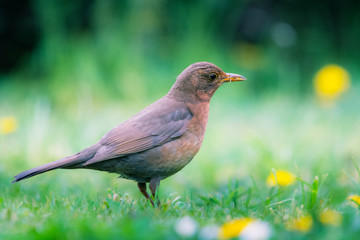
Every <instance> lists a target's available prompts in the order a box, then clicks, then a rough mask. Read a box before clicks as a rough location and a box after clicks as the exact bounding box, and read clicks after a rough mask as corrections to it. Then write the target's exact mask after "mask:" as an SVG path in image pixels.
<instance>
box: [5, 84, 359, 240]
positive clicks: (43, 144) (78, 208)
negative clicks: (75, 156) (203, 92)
mask: <svg viewBox="0 0 360 240" xmlns="http://www.w3.org/2000/svg"><path fill="white" fill-rule="evenodd" d="M244 84H246V83H244ZM244 84H238V83H234V84H231V86H230V84H229V85H226V86H223V87H222V88H221V89H220V90H219V91H218V92H217V93H216V94H215V96H214V98H213V99H212V102H211V109H210V117H209V123H208V128H207V132H206V135H205V140H204V142H203V146H202V148H201V150H200V152H199V153H198V155H197V156H196V157H195V158H194V159H193V161H192V162H191V163H190V164H189V165H188V166H186V167H185V168H184V169H183V170H182V171H180V172H179V173H177V174H176V175H174V176H171V177H169V178H168V179H166V180H164V181H162V182H161V186H160V192H159V197H160V200H161V202H162V205H161V207H160V208H153V207H152V206H151V204H150V203H149V202H146V201H145V199H144V197H143V196H142V195H141V194H140V193H139V192H138V190H137V187H136V184H135V183H134V182H131V181H128V180H123V179H119V178H117V176H116V175H115V174H108V173H103V172H96V171H91V170H56V171H52V172H49V173H46V174H43V175H39V176H36V177H34V178H30V179H28V180H26V181H22V182H20V183H16V184H11V181H12V177H13V176H14V175H16V174H17V173H19V172H20V171H23V170H26V169H28V168H31V167H35V166H37V165H40V164H44V163H47V162H49V161H52V160H56V159H58V158H61V157H63V156H65V155H68V154H72V153H75V152H77V151H79V150H81V149H83V148H85V147H87V146H88V145H90V144H92V143H94V142H95V141H97V140H98V139H99V138H100V137H101V136H102V135H103V134H104V133H106V131H107V130H109V129H110V128H111V126H115V125H116V124H117V123H119V122H121V121H124V120H126V119H127V118H128V117H130V116H132V115H133V114H135V113H136V112H137V111H138V110H140V109H141V108H142V107H144V106H146V105H147V104H149V103H151V101H152V100H154V99H151V100H149V99H142V100H141V101H137V102H135V103H131V102H129V101H128V102H125V103H123V102H122V101H120V100H116V99H112V100H111V101H100V103H98V102H97V101H95V100H96V99H95V100H94V99H93V100H92V101H85V100H84V101H82V100H83V99H84V98H79V99H78V101H77V102H76V104H73V105H71V106H70V105H63V106H61V107H58V106H56V105H54V104H52V103H51V101H49V99H47V97H46V96H45V97H44V96H41V95H40V97H34V95H31V94H29V95H25V96H23V97H18V98H15V97H14V99H12V98H11V97H9V96H4V95H3V96H2V97H1V101H2V102H3V104H1V108H0V113H1V114H2V115H1V116H0V117H4V115H3V113H10V114H11V115H12V116H14V117H15V118H16V119H17V126H18V127H17V128H16V131H14V132H12V133H9V134H2V135H0V187H1V190H2V191H1V193H0V239H79V238H86V239H187V238H190V239H216V238H218V237H231V236H235V235H236V234H238V233H239V232H241V231H242V230H241V229H243V227H244V226H245V225H246V227H245V229H248V231H247V232H249V231H250V232H251V231H253V232H254V231H255V232H256V231H259V232H263V233H266V237H270V239H356V238H358V236H360V216H359V204H357V203H356V198H353V200H355V201H353V200H351V199H349V196H352V195H359V194H360V171H359V166H360V137H359V133H360V125H359V121H358V120H359V119H360V111H359V103H360V98H359V96H358V94H357V92H358V91H359V89H358V88H356V87H353V88H352V89H351V90H350V91H348V92H347V94H345V95H344V96H343V97H342V98H341V99H339V100H338V101H336V102H333V103H326V104H325V103H323V102H321V101H319V100H317V99H316V98H315V97H314V96H312V94H308V95H301V96H290V95H286V94H280V95H279V94H271V93H268V94H263V95H262V96H259V97H255V96H253V95H250V94H244V95H243V96H240V97H239V96H238V95H237V94H236V91H240V89H241V88H242V87H243V86H245V85H244ZM230 89H232V90H230ZM229 93H230V94H229ZM160 96H161V95H159V96H158V97H160ZM5 100H7V101H12V100H13V101H17V102H16V104H14V102H12V103H9V102H8V104H6V103H5ZM87 100H89V99H87ZM11 106H16V108H11ZM114 109H115V110H116V111H114ZM282 173H284V175H283V174H282ZM271 174H273V175H274V174H275V175H276V178H273V179H272V181H271V180H270V179H268V178H270V177H269V175H271ZM286 174H288V175H286ZM357 201H358V203H360V200H359V199H358V200H357ZM236 219H237V220H236ZM234 220H235V221H234ZM254 223H258V224H257V225H256V224H254ZM250 226H252V228H250ZM256 227H258V228H256ZM266 231H269V233H267V232H266ZM244 236H245V235H244Z"/></svg>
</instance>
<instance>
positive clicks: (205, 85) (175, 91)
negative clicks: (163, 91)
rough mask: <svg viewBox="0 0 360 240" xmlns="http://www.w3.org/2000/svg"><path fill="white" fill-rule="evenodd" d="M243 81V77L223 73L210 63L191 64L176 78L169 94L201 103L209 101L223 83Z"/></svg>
mask: <svg viewBox="0 0 360 240" xmlns="http://www.w3.org/2000/svg"><path fill="white" fill-rule="evenodd" d="M244 80H246V78H245V77H243V76H241V75H238V74H233V73H225V72H224V71H222V70H221V69H220V68H219V67H217V66H216V65H214V64H212V63H209V62H197V63H194V64H191V65H190V66H189V67H187V68H186V69H185V70H184V71H183V72H182V73H181V74H180V75H179V76H178V77H177V79H176V82H175V84H174V85H173V86H172V88H171V90H170V92H169V94H172V95H174V96H176V97H185V96H189V97H190V96H193V97H195V98H197V99H199V100H201V101H210V98H211V97H212V96H213V94H214V93H215V91H216V90H217V89H218V88H219V87H220V86H221V85H222V84H223V83H225V82H237V81H244Z"/></svg>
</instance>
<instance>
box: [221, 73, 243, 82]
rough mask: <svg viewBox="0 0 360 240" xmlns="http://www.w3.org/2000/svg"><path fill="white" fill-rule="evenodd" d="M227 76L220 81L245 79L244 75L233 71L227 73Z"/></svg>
mask: <svg viewBox="0 0 360 240" xmlns="http://www.w3.org/2000/svg"><path fill="white" fill-rule="evenodd" d="M226 75H227V76H226V77H225V78H223V79H221V81H220V82H238V81H244V80H246V77H244V76H241V75H239V74H234V73H227V74H226Z"/></svg>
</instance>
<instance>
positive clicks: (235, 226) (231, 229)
mask: <svg viewBox="0 0 360 240" xmlns="http://www.w3.org/2000/svg"><path fill="white" fill-rule="evenodd" d="M254 221H255V220H254V219H252V218H240V219H234V220H232V221H230V222H227V223H224V225H222V227H221V228H220V230H219V238H220V239H228V238H233V237H238V236H239V235H240V233H241V231H242V230H243V229H244V228H245V227H246V226H247V225H249V223H252V222H254Z"/></svg>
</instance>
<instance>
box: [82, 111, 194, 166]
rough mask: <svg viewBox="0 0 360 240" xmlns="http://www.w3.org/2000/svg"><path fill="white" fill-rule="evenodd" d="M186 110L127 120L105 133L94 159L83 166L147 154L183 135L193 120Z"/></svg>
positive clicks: (154, 113)
mask: <svg viewBox="0 0 360 240" xmlns="http://www.w3.org/2000/svg"><path fill="white" fill-rule="evenodd" d="M192 116H193V115H192V113H191V112H190V111H189V109H188V108H186V107H183V108H176V109H174V110H172V111H171V110H170V111H166V113H163V114H161V115H160V116H159V114H157V112H151V113H148V114H145V115H143V116H139V117H135V118H133V119H129V120H128V121H126V122H124V123H123V124H121V125H119V126H117V127H115V128H114V129H112V130H111V131H110V132H109V133H107V134H106V135H105V136H104V137H103V138H102V139H101V140H100V141H99V143H100V145H101V147H100V148H99V149H98V150H97V152H96V154H95V156H94V157H93V158H91V159H89V160H88V161H87V162H85V163H84V165H89V164H94V163H97V162H101V161H105V160H109V159H113V158H117V157H122V156H126V155H129V154H133V153H138V152H142V151H146V150H148V149H151V148H154V147H156V146H160V145H162V144H164V143H166V142H169V141H171V140H173V139H176V138H178V137H180V136H181V135H183V134H184V133H185V131H186V130H187V127H188V123H189V121H190V119H191V118H192Z"/></svg>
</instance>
